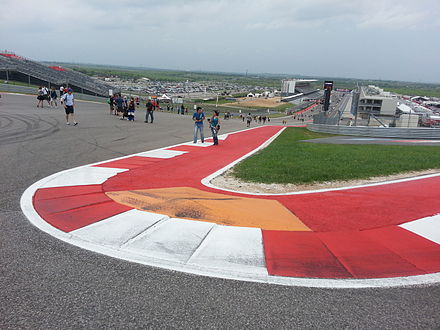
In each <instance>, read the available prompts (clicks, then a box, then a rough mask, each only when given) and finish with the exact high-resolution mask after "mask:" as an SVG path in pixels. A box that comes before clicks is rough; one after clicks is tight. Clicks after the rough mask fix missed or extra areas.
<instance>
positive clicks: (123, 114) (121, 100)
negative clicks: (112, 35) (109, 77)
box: [37, 86, 312, 145]
mask: <svg viewBox="0 0 440 330" xmlns="http://www.w3.org/2000/svg"><path fill="white" fill-rule="evenodd" d="M59 94H60V102H59V103H60V104H61V105H63V106H64V109H65V112H66V124H67V125H71V124H72V125H74V126H76V125H78V122H76V121H75V118H74V96H73V91H72V89H71V88H64V86H61V87H60V90H59ZM37 99H38V103H37V107H41V108H43V107H44V102H47V104H48V105H49V106H50V107H57V106H58V94H57V91H56V89H55V88H52V89H50V90H49V88H47V87H45V86H41V87H40V88H39V89H38V95H37ZM140 102H141V100H140V99H139V97H130V98H128V97H127V96H122V95H121V94H115V95H112V96H110V97H109V99H108V104H109V106H110V114H111V115H115V116H118V118H119V119H120V120H128V121H131V122H134V121H135V114H136V108H139V107H140ZM145 107H146V115H145V120H144V122H145V123H153V122H154V112H155V111H157V110H161V109H162V108H161V107H160V105H159V102H158V101H157V100H156V99H147V101H146V104H145ZM176 108H177V114H182V115H184V114H187V113H188V108H186V107H185V106H184V105H183V104H181V105H180V106H177V107H176ZM166 109H167V111H172V112H174V106H173V105H171V106H170V105H167V108H166ZM311 115H312V114H310V113H300V114H296V115H294V116H293V119H295V120H298V121H304V119H308V118H309V117H310V116H311ZM224 116H225V119H230V118H232V114H230V113H229V112H226V113H225V114H224ZM240 118H241V119H242V121H243V122H245V121H246V126H247V127H250V126H251V123H252V122H255V123H258V124H263V125H264V124H265V123H266V122H270V117H269V116H265V115H256V114H254V115H252V113H250V112H249V113H248V114H247V115H243V114H241V113H240ZM192 119H193V121H194V141H193V142H194V143H197V140H198V137H199V136H200V140H201V142H202V143H204V140H205V138H204V132H203V122H204V120H205V114H204V112H203V109H202V107H197V108H196V109H195V111H194V114H193V117H192ZM207 121H208V122H209V128H210V130H211V133H212V137H213V140H214V145H218V137H217V135H218V132H219V130H220V114H219V112H218V111H217V110H215V111H214V112H213V115H212V117H211V118H209V119H208V120H207ZM282 123H283V124H284V125H285V124H287V120H283V121H282Z"/></svg>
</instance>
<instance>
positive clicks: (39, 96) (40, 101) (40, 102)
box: [37, 86, 44, 108]
mask: <svg viewBox="0 0 440 330" xmlns="http://www.w3.org/2000/svg"><path fill="white" fill-rule="evenodd" d="M37 100H38V103H37V108H39V107H40V105H41V107H42V108H44V105H43V101H44V96H43V87H42V86H40V87H39V88H38V94H37Z"/></svg>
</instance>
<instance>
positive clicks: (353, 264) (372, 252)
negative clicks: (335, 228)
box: [317, 232, 425, 278]
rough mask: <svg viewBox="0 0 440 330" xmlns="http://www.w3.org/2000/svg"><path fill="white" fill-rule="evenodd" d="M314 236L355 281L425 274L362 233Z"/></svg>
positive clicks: (335, 233)
mask: <svg viewBox="0 0 440 330" xmlns="http://www.w3.org/2000/svg"><path fill="white" fill-rule="evenodd" d="M317 235H318V237H319V238H320V240H321V241H322V242H323V243H324V244H325V245H326V246H327V248H328V249H329V251H330V252H331V253H332V254H333V255H334V256H336V258H338V260H339V261H340V262H341V263H342V264H343V265H344V267H345V268H346V269H347V270H348V271H349V272H350V273H351V274H352V275H353V276H354V277H356V278H375V277H396V276H409V275H419V274H423V273H425V272H424V271H422V270H420V269H418V268H416V267H415V266H414V265H413V264H411V263H410V262H408V261H406V260H405V259H403V258H402V257H401V256H399V255H397V254H395V253H394V252H393V251H391V250H389V249H387V248H386V247H385V246H383V245H381V244H378V243H377V242H376V241H374V240H371V239H369V238H368V237H366V236H364V235H363V234H362V233H361V232H332V233H318V234H317Z"/></svg>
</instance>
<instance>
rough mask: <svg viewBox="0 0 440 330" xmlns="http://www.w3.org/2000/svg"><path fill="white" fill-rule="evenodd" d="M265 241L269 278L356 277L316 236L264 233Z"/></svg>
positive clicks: (274, 232) (310, 234)
mask: <svg viewBox="0 0 440 330" xmlns="http://www.w3.org/2000/svg"><path fill="white" fill-rule="evenodd" d="M263 242H264V255H265V257H266V266H267V271H268V273H269V274H270V275H279V276H294V277H318V278H319V277H324V278H351V277H353V276H352V275H351V273H350V272H349V271H347V269H346V268H345V267H344V266H343V265H342V264H341V263H340V262H339V260H338V259H337V258H336V257H335V256H334V255H333V254H332V253H331V252H330V251H329V250H328V249H327V247H326V246H325V245H324V244H323V243H322V242H321V240H320V239H319V238H318V236H317V234H316V233H313V232H295V231H290V232H289V231H268V230H263Z"/></svg>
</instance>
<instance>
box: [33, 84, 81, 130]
mask: <svg viewBox="0 0 440 330" xmlns="http://www.w3.org/2000/svg"><path fill="white" fill-rule="evenodd" d="M57 99H58V94H57V91H56V90H55V87H52V89H51V90H49V88H47V87H46V86H40V87H39V88H38V92H37V100H38V103H37V108H39V107H41V108H44V101H46V102H47V103H48V105H49V106H51V107H57V106H58V102H57ZM60 103H61V104H62V105H63V106H64V110H65V112H66V125H70V124H72V125H73V126H76V125H78V122H77V121H75V117H74V115H73V113H74V108H73V107H74V97H73V90H72V89H71V88H64V86H61V87H60Z"/></svg>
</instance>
